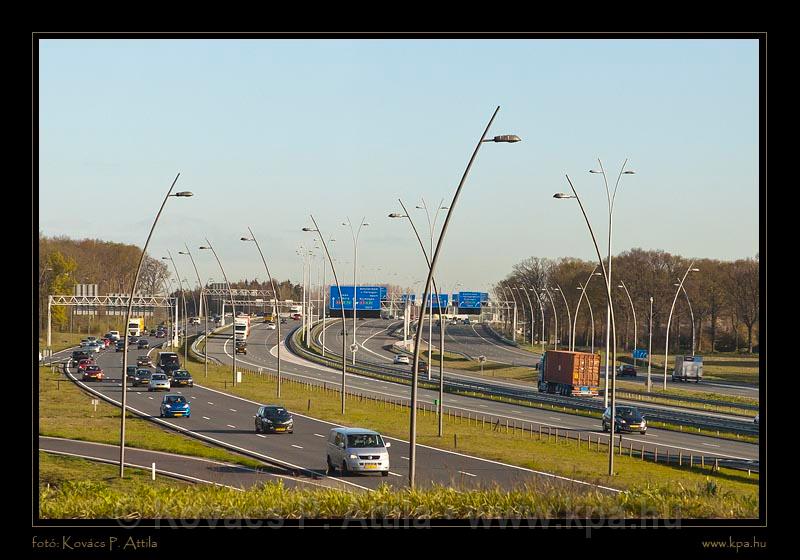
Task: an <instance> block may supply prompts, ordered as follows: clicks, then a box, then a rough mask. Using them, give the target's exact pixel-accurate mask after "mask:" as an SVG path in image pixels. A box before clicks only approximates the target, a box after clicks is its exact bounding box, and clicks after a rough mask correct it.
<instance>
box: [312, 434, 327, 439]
mask: <svg viewBox="0 0 800 560" xmlns="http://www.w3.org/2000/svg"><path fill="white" fill-rule="evenodd" d="M314 435H315V436H317V437H322V438H324V437H325V436H323V435H322V434H314Z"/></svg>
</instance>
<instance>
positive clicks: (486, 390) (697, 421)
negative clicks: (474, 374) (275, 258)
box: [288, 325, 759, 435]
mask: <svg viewBox="0 0 800 560" xmlns="http://www.w3.org/2000/svg"><path fill="white" fill-rule="evenodd" d="M318 326H319V325H315V326H314V327H312V333H311V347H312V350H308V349H306V348H303V347H302V345H300V344H297V343H296V341H295V336H294V334H295V333H294V332H292V333H291V336H289V337H288V340H289V345H288V346H289V349H290V350H291V351H292V352H293V353H295V354H298V355H300V356H301V357H303V358H305V359H308V360H310V361H314V362H316V363H319V364H321V365H325V366H327V367H331V368H334V369H339V368H340V367H341V355H339V354H335V353H334V352H333V351H332V349H328V350H327V352H326V356H325V357H324V358H323V357H322V355H321V354H320V353H319V351H318V348H317V346H316V344H315V342H314V341H315V340H316V335H315V332H314V331H315V329H317V328H318ZM331 355H332V356H333V357H331ZM337 358H338V359H337ZM347 371H349V372H351V373H357V374H360V375H364V376H367V377H380V378H383V379H387V378H388V379H390V380H392V381H395V382H400V383H404V384H410V382H411V373H410V372H409V373H403V372H400V371H398V370H395V369H391V368H387V367H385V366H383V365H381V364H376V363H374V362H370V361H367V360H362V361H361V362H359V363H358V364H357V365H356V366H353V365H351V364H347ZM435 371H436V370H435V368H433V369H432V370H431V374H432V375H433V374H434V373H435ZM434 378H435V379H437V381H436V384H434V383H425V382H420V386H421V387H425V388H431V389H438V378H436V377H434ZM444 390H445V392H448V393H474V395H471V396H475V397H478V398H485V399H488V400H492V397H505V398H507V399H512V400H514V401H517V402H516V403H515V404H519V405H522V406H531V407H532V406H533V404H534V403H536V404H548V405H551V406H553V407H564V408H567V407H569V408H572V409H575V410H584V411H588V412H592V413H597V414H602V412H603V410H604V407H603V405H602V403H600V402H596V401H586V400H583V399H578V398H573V397H562V396H559V395H551V394H548V393H539V392H535V391H531V390H529V389H527V388H520V389H515V388H511V387H506V386H504V387H500V386H496V385H495V386H493V385H491V384H490V383H486V382H469V381H463V380H458V381H455V380H449V379H445V382H444ZM526 403H530V404H526ZM638 408H639V410H640V411H641V412H642V414H644V415H646V416H647V418H648V420H649V421H651V422H653V421H655V422H663V423H665V424H673V425H677V426H680V427H686V428H694V429H699V430H702V429H705V430H710V431H719V432H731V433H737V434H742V435H758V434H759V427H758V425H755V424H754V423H753V422H750V421H747V420H732V419H726V418H718V417H714V416H707V415H701V414H695V413H691V412H684V411H671V410H664V409H661V408H650V407H647V406H638Z"/></svg>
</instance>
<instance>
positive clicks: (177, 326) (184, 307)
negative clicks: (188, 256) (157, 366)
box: [161, 251, 189, 364]
mask: <svg viewBox="0 0 800 560" xmlns="http://www.w3.org/2000/svg"><path fill="white" fill-rule="evenodd" d="M167 255H168V256H166V257H161V259H162V260H165V261H170V262H172V266H173V268H174V269H175V277H176V278H177V279H178V289H179V290H180V292H181V301H183V320H184V324H185V322H186V296H185V295H184V291H183V281H182V280H181V276H180V274H178V265H176V264H175V259H173V258H172V253H170V252H169V251H167ZM179 326H180V318H179V317H177V316H176V319H175V333H176V334H177V335H178V336H177V339H178V345H180V343H181V342H180V341H181V337H180V330H179ZM188 334H189V333H188V332H187V329H186V327H185V326H184V329H183V342H184V346H186V340H187V339H186V336H187V335H188ZM178 352H180V346H179V347H178ZM186 361H187V355H186V353H185V352H184V356H183V362H184V364H185V363H186Z"/></svg>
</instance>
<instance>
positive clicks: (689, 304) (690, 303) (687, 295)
mask: <svg viewBox="0 0 800 560" xmlns="http://www.w3.org/2000/svg"><path fill="white" fill-rule="evenodd" d="M673 286H678V287H679V289H680V290H683V295H684V296H686V304H687V305H688V306H689V316H690V317H691V318H692V356H694V341H695V338H694V334H695V333H694V311H693V310H692V302H691V301H689V294H688V293H687V292H686V286H683V285H681V284H673ZM678 332H680V328H679V329H678ZM678 346H679V347H680V340H678Z"/></svg>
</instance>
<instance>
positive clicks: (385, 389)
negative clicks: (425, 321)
mask: <svg viewBox="0 0 800 560" xmlns="http://www.w3.org/2000/svg"><path fill="white" fill-rule="evenodd" d="M367 321H369V320H365V323H366V322H367ZM292 323H293V322H291V321H290V322H289V324H288V325H284V327H286V326H289V327H293V326H296V325H297V324H298V323H296V322H295V323H294V325H292ZM338 327H339V328H341V325H338ZM358 332H360V333H362V334H364V333H365V332H366V331H362V329H361V326H360V325H359V328H358ZM275 333H276V331H274V330H267V329H266V327H265V325H264V324H263V323H256V324H255V325H254V327H253V329H252V332H251V335H250V341H249V343H248V354H247V355H246V356H241V355H240V356H238V357H237V362H240V363H242V364H245V365H246V367H250V368H253V369H257V368H259V367H261V368H264V369H265V370H268V371H274V370H275V366H276V365H277V364H276V362H277V361H276V358H275V353H276V352H275V344H276V339H277V337H276V334H275ZM282 334H283V332H282ZM328 334H329V335H330V334H331V330H329V332H328ZM373 334H375V333H373ZM359 336H360V335H359ZM366 336H367V337H369V336H371V335H370V334H369V332H366ZM375 338H376V339H377V338H378V335H376V336H375ZM326 346H329V345H328V344H327V340H326ZM230 353H231V344H230V335H228V336H227V338H226V337H225V336H224V335H217V336H214V337H213V338H212V339H211V340H210V341H209V355H210V356H214V357H215V358H217V359H219V360H222V361H224V362H226V363H230V360H231V356H230ZM281 359H282V368H281V369H282V372H283V374H284V375H286V376H287V377H291V378H294V379H299V380H304V381H313V382H325V383H328V384H329V385H338V384H340V383H341V371H340V370H339V371H336V370H332V369H330V368H327V367H324V366H320V365H317V364H313V363H310V362H307V361H305V360H302V359H301V358H299V357H297V356H294V355H292V354H291V353H290V352H289V351H288V349H287V348H286V347H285V345H284V346H283V349H282V351H281ZM397 367H399V368H406V371H407V368H408V366H397ZM434 369H435V368H434ZM347 385H348V390H351V391H353V392H361V393H363V394H366V395H373V396H383V397H388V398H395V399H405V400H407V399H408V398H409V392H410V389H409V387H408V386H407V385H402V384H399V383H392V382H389V381H384V380H379V379H372V378H369V377H364V376H360V375H357V374H350V373H348V374H347ZM434 399H438V391H433V390H428V389H424V388H420V389H419V400H420V402H421V403H425V404H426V405H427V406H429V407H430V406H432V405H433V404H434ZM444 404H445V406H446V407H447V408H450V409H452V410H460V411H462V412H463V413H464V414H467V413H469V414H471V415H473V416H474V415H476V414H477V415H480V416H484V415H485V416H486V418H487V419H488V418H490V417H492V416H493V415H497V416H501V417H502V418H510V419H512V420H515V421H517V422H525V423H532V424H534V425H536V426H538V425H541V426H543V427H545V428H547V427H550V428H551V429H555V428H558V429H560V430H571V431H579V432H581V434H582V437H583V438H584V439H585V437H586V435H587V434H591V435H592V438H596V437H598V436H600V437H601V438H605V437H607V436H606V435H604V434H603V432H602V431H601V429H600V425H599V424H600V423H599V421H598V420H597V419H593V418H586V417H583V416H576V415H574V414H566V413H561V412H555V411H551V410H540V409H536V408H530V407H524V406H518V405H513V404H507V403H501V402H494V401H490V400H485V399H476V398H471V397H465V396H461V395H454V394H450V393H445V395H444ZM623 438H624V439H625V441H627V442H631V441H632V442H635V444H636V445H639V444H642V443H645V444H647V445H658V446H659V447H662V446H663V448H664V449H666V448H667V447H669V448H671V449H674V450H675V452H677V450H684V451H685V452H687V453H694V454H704V455H706V456H708V457H711V456H713V457H720V458H723V459H725V458H728V459H740V460H742V461H757V460H758V453H759V450H758V445H755V444H751V443H745V442H741V441H736V440H727V439H721V438H714V437H708V436H699V435H696V434H689V433H685V432H683V433H682V432H673V431H669V430H658V429H654V428H651V429H649V430H648V432H647V434H646V435H640V434H638V433H636V434H624V435H623Z"/></svg>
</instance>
